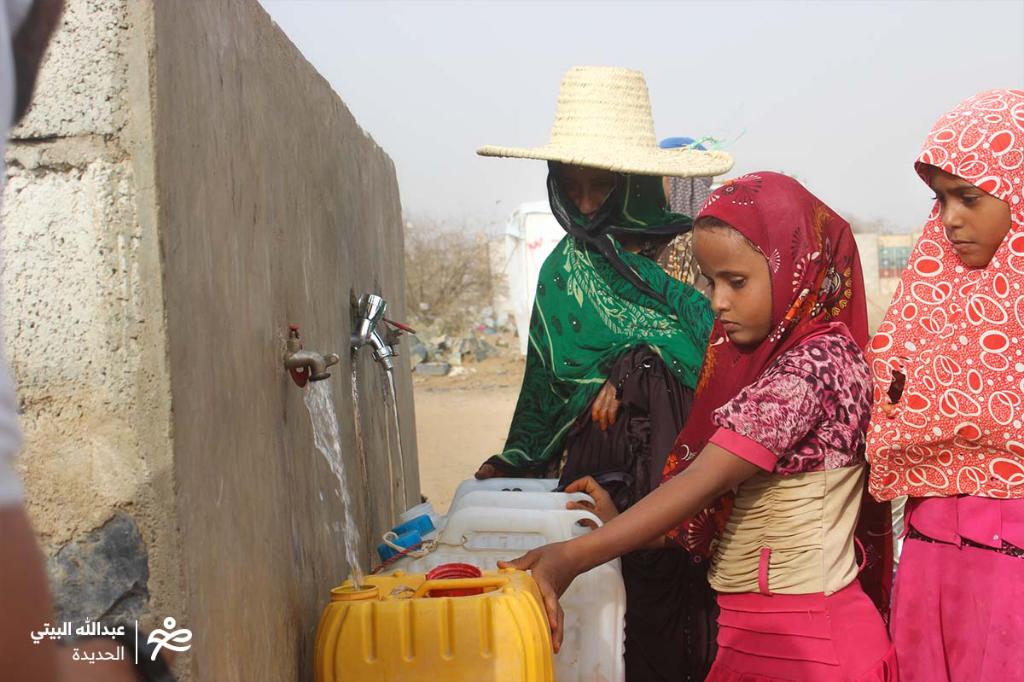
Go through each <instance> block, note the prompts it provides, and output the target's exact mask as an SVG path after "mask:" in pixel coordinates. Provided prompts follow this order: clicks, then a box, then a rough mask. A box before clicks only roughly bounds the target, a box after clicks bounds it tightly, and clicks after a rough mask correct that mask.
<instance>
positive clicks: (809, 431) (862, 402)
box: [711, 334, 871, 475]
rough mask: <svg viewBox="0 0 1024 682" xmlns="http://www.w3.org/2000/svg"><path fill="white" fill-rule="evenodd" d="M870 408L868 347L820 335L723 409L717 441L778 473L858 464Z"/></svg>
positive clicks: (718, 412)
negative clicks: (865, 348) (865, 353)
mask: <svg viewBox="0 0 1024 682" xmlns="http://www.w3.org/2000/svg"><path fill="white" fill-rule="evenodd" d="M870 410H871V374H870V370H869V369H868V365H867V362H866V361H865V359H864V353H863V352H862V351H861V349H860V348H859V347H858V346H857V344H856V343H855V342H854V341H853V340H852V339H850V338H848V337H846V336H842V335H839V334H821V335H819V336H814V337H811V338H809V339H807V340H806V341H804V342H803V343H801V344H800V345H798V346H796V347H794V348H792V349H790V350H789V351H787V352H786V353H783V354H782V355H781V356H779V358H778V359H777V360H776V361H775V363H774V364H773V365H772V366H771V367H769V368H768V369H767V370H765V372H764V373H763V374H762V375H761V376H760V377H758V379H757V381H755V382H754V383H752V384H750V385H749V386H747V387H746V388H744V389H743V390H742V391H740V392H739V394H738V395H737V396H736V397H735V398H733V399H732V400H730V401H729V402H727V403H726V404H725V405H723V406H722V407H720V408H718V409H717V410H716V411H715V412H714V413H713V415H712V421H713V422H714V423H715V425H716V426H718V430H717V431H716V432H715V434H714V435H713V436H712V437H711V442H712V443H715V444H716V445H718V446H719V447H722V448H724V449H726V450H728V451H729V452H731V453H733V454H734V455H737V456H738V457H742V458H743V459H745V460H747V461H749V462H751V463H752V464H755V465H757V466H758V467H760V468H761V469H764V470H765V471H771V472H774V473H777V474H783V475H785V474H798V473H805V472H811V471H824V470H826V469H837V468H840V467H847V466H852V465H854V464H859V463H863V462H864V437H865V434H866V432H867V427H868V420H869V418H870Z"/></svg>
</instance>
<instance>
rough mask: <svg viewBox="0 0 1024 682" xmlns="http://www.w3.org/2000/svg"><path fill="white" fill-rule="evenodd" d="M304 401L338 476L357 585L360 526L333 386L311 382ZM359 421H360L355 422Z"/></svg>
mask: <svg viewBox="0 0 1024 682" xmlns="http://www.w3.org/2000/svg"><path fill="white" fill-rule="evenodd" d="M303 402H305V403H306V409H308V410H309V418H310V421H311V422H312V423H313V442H314V443H315V444H316V449H317V450H319V451H320V454H321V455H323V457H324V459H326V460H327V464H328V465H329V466H330V467H331V471H333V472H334V475H335V476H337V477H338V496H339V497H340V498H341V508H342V513H343V515H344V517H345V518H344V522H345V533H344V535H345V560H346V561H348V567H349V571H351V576H350V577H351V579H352V583H353V584H354V585H355V586H356V587H360V586H362V584H363V572H362V569H361V568H360V566H359V553H358V551H357V549H356V548H357V547H358V546H359V529H358V528H356V524H355V520H354V518H353V508H352V496H351V495H350V494H349V490H348V482H347V480H346V479H345V463H344V461H343V460H342V458H341V434H340V433H339V430H338V415H337V413H336V412H335V410H334V398H333V396H332V395H331V386H330V384H329V383H328V382H326V381H311V382H310V383H309V388H307V389H306V392H305V396H303ZM356 423H357V424H358V421H357V422H356Z"/></svg>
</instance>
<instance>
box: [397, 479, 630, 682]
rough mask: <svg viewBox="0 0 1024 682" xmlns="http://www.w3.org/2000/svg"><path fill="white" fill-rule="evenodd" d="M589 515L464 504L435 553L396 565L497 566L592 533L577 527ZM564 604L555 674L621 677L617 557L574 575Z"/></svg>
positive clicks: (573, 680)
mask: <svg viewBox="0 0 1024 682" xmlns="http://www.w3.org/2000/svg"><path fill="white" fill-rule="evenodd" d="M506 480H507V479H506ZM563 506H564V505H563ZM584 519H586V520H590V521H593V522H594V523H595V524H596V525H601V524H600V521H599V520H598V518H597V517H596V516H594V515H593V514H591V513H590V512H587V511H583V510H571V511H570V510H565V509H510V508H499V507H490V506H488V507H460V508H459V509H457V510H456V511H454V512H453V513H452V514H450V515H449V517H448V522H447V524H446V525H445V527H444V529H443V530H442V531H441V532H440V534H439V536H438V544H437V546H436V547H435V548H434V550H433V551H432V552H430V553H429V554H427V555H426V556H423V557H408V556H407V557H403V558H401V559H399V560H397V561H396V562H395V563H394V564H393V568H392V570H393V571H396V572H398V571H404V572H408V573H427V572H429V571H430V570H432V569H434V568H436V567H438V566H441V565H444V564H450V563H456V562H457V563H464V564H470V565H473V566H476V567H478V568H480V569H481V570H483V571H493V570H495V569H496V568H497V563H498V561H502V560H508V559H514V558H516V557H518V556H521V555H522V554H525V553H526V552H527V551H529V550H531V549H534V548H536V547H540V546H541V545H544V544H548V543H551V542H560V541H562V540H569V539H571V538H573V537H577V536H579V535H583V534H586V533H589V532H590V529H589V528H587V527H586V526H581V525H580V524H579V522H580V521H581V520H584ZM561 604H562V609H563V610H564V611H565V621H564V630H565V634H564V639H563V642H562V649H561V651H560V652H559V653H558V654H557V655H556V656H555V679H556V680H558V682H623V681H624V680H625V677H626V675H625V665H624V663H623V658H622V657H623V653H624V633H625V629H624V628H625V616H626V590H625V587H624V586H623V583H622V569H621V566H620V563H619V560H618V559H616V560H614V561H610V562H608V563H607V564H604V565H602V566H598V567H596V568H594V569H592V570H590V571H588V572H586V573H584V574H583V575H581V576H579V577H578V578H576V580H574V581H573V583H572V585H570V586H569V589H568V590H567V591H566V593H565V594H564V595H563V596H562V600H561Z"/></svg>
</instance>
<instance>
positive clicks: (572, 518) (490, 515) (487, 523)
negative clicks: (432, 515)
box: [441, 507, 604, 544]
mask: <svg viewBox="0 0 1024 682" xmlns="http://www.w3.org/2000/svg"><path fill="white" fill-rule="evenodd" d="M515 512H516V513H515V514H509V510H505V509H496V508H493V507H462V508H461V509H459V510H458V511H456V512H455V513H454V514H453V515H452V516H450V517H449V518H448V523H447V524H446V525H445V527H444V530H443V531H442V532H441V541H442V542H444V543H447V544H461V538H463V537H465V536H467V535H469V534H470V533H538V534H540V535H542V536H544V539H545V542H559V541H561V540H568V539H569V538H571V537H573V535H574V531H573V528H574V527H575V526H576V525H577V524H578V523H579V522H580V521H592V522H593V523H594V525H595V526H597V527H600V526H602V525H604V524H603V523H601V519H599V518H597V516H595V515H594V514H593V513H591V512H589V511H586V510H583V509H571V510H570V509H558V510H556V509H547V510H545V509H518V510H515Z"/></svg>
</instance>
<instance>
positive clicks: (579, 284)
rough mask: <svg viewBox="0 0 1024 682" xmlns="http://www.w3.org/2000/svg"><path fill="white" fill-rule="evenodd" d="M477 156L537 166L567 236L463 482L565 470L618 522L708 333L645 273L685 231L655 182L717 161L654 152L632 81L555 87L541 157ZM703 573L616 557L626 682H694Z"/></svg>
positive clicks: (679, 563) (692, 567)
mask: <svg viewBox="0 0 1024 682" xmlns="http://www.w3.org/2000/svg"><path fill="white" fill-rule="evenodd" d="M477 153H478V154H481V155H483V156H499V157H515V158H526V159H539V160H546V161H548V166H549V174H548V181H547V189H548V198H549V201H550V203H551V210H552V213H553V214H554V216H555V218H556V219H557V220H558V222H559V224H561V225H562V227H563V228H564V229H565V231H566V232H567V233H568V234H567V235H566V237H565V238H564V239H563V240H562V242H561V243H560V244H559V245H558V246H557V247H556V248H555V250H554V251H553V252H552V254H551V255H550V256H549V257H548V259H547V260H546V261H545V263H544V265H543V266H542V268H541V271H540V277H539V280H538V284H537V295H536V299H535V305H534V310H533V315H532V318H531V322H530V332H529V334H530V343H529V350H528V353H527V361H526V372H525V376H524V378H523V385H522V388H521V390H520V394H519V401H518V404H517V405H516V411H515V415H514V417H513V420H512V425H511V428H510V430H509V434H508V438H507V440H506V443H505V447H504V449H503V450H502V452H501V453H500V454H498V455H495V456H494V457H491V458H490V459H489V460H487V462H485V463H484V464H483V465H482V466H481V467H480V470H479V471H478V472H477V477H478V478H489V477H492V476H523V475H541V474H543V473H544V472H545V471H550V470H552V469H553V470H555V471H557V470H558V466H559V464H561V463H562V460H563V456H564V466H563V467H562V471H561V480H562V483H563V484H566V483H568V484H569V485H568V486H567V487H566V489H567V490H569V491H583V492H588V493H591V494H592V495H594V497H595V501H596V502H597V508H596V509H595V511H596V512H597V513H598V516H601V515H602V512H603V510H605V509H607V508H608V507H607V505H610V504H614V505H615V506H616V507H617V508H618V509H619V510H622V509H623V508H625V507H628V506H630V505H631V504H632V503H633V502H635V501H636V500H638V499H639V498H640V497H642V496H644V495H645V494H647V493H648V492H649V491H650V490H651V489H653V488H654V487H655V486H657V484H658V482H660V480H661V473H662V467H663V465H664V462H665V458H666V455H667V454H668V452H669V450H670V449H671V447H672V443H673V441H674V440H675V437H676V435H677V434H678V432H679V431H680V429H681V428H682V426H683V423H684V421H685V419H686V416H687V413H688V412H689V406H690V403H691V400H692V396H693V389H694V387H695V386H696V381H697V377H698V374H699V373H700V368H701V363H702V361H703V357H704V349H705V346H706V343H707V339H708V335H709V333H710V329H711V323H712V313H711V309H710V307H709V305H708V301H707V299H706V298H705V297H704V296H703V295H701V294H700V293H699V292H698V291H697V290H696V289H694V288H693V287H692V286H689V285H688V284H685V283H683V282H680V281H678V280H676V279H673V278H672V277H670V276H668V275H667V274H666V273H665V272H664V271H663V270H662V269H661V268H660V267H659V266H658V265H657V263H656V259H657V257H658V255H659V253H660V252H661V251H662V250H663V249H664V247H665V245H667V244H668V242H669V241H671V240H672V239H673V238H674V237H675V236H677V235H679V234H681V233H683V232H686V231H688V230H690V228H691V227H692V219H691V218H690V217H689V216H687V215H683V214H678V213H672V212H670V211H669V210H668V204H667V201H666V198H665V192H664V189H663V187H662V176H678V177H707V176H714V175H719V174H721V173H725V172H726V171H728V170H729V169H730V168H731V167H732V159H731V157H730V156H729V155H728V154H726V153H724V152H718V151H710V152H709V151H701V150H697V149H692V148H679V149H661V148H659V147H658V144H657V141H656V139H655V136H654V123H653V119H652V117H651V108H650V100H649V97H648V93H647V86H646V83H645V81H644V78H643V75H642V74H641V73H639V72H637V71H632V70H628V69H620V68H612V67H576V68H573V69H571V70H570V71H569V72H568V73H567V74H566V76H565V78H564V79H563V81H562V85H561V90H560V92H559V97H558V109H557V112H556V116H555V123H554V126H553V128H552V132H551V139H550V142H549V143H548V144H546V145H544V146H541V147H535V148H528V149H521V148H510V147H483V148H481V149H479V150H478V151H477ZM595 479H596V480H595ZM598 482H600V483H601V484H602V485H603V487H602V485H598ZM606 489H607V492H606ZM705 574H706V568H705V567H704V566H703V565H702V564H699V563H695V562H694V561H691V559H690V557H689V556H688V555H686V554H685V553H684V552H682V551H681V550H656V551H646V552H637V553H634V554H632V555H628V556H626V557H624V561H623V578H624V580H625V582H626V592H627V614H626V618H627V622H626V630H627V639H626V671H627V679H628V680H630V681H631V682H634V681H639V682H644V681H646V680H689V679H694V680H696V679H702V678H703V674H704V672H706V670H707V667H708V665H710V662H711V660H712V658H713V650H714V622H715V606H714V597H713V594H712V593H711V591H710V588H709V587H708V586H707V582H706V578H705Z"/></svg>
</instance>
